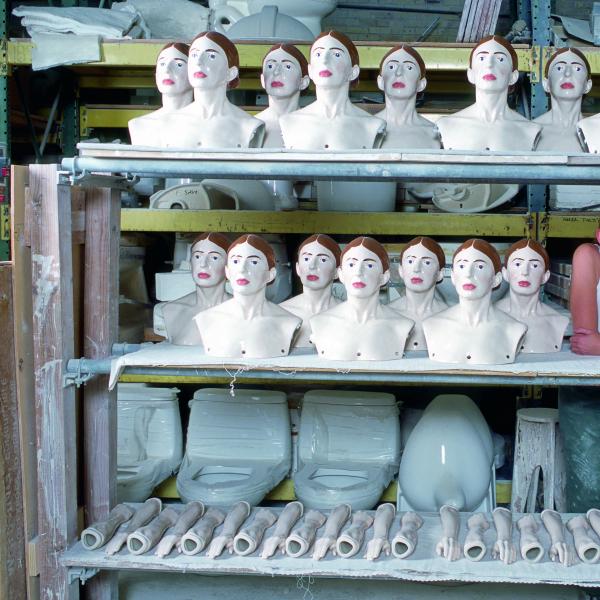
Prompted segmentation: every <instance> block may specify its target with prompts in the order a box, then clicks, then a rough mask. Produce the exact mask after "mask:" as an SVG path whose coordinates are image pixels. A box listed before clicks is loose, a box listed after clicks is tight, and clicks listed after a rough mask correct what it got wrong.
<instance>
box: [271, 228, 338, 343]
mask: <svg viewBox="0 0 600 600" xmlns="http://www.w3.org/2000/svg"><path fill="white" fill-rule="evenodd" d="M339 264H340V249H339V246H338V245H337V243H336V241H335V240H333V239H332V238H330V237H329V236H328V235H325V234H322V233H316V234H315V235H311V236H310V237H309V238H307V239H306V240H304V242H302V244H301V245H300V248H299V249H298V260H297V261H296V273H297V275H298V277H300V281H301V282H302V293H301V294H298V295H297V296H294V297H293V298H290V299H289V300H286V301H285V302H282V303H281V304H280V306H281V307H282V308H285V310H288V311H289V312H291V313H292V314H294V315H296V316H297V317H299V318H301V319H302V327H301V328H300V332H299V333H298V337H297V338H296V340H295V342H294V346H296V347H300V348H302V347H309V346H312V344H311V342H310V324H309V319H310V318H311V317H312V316H314V315H317V314H319V313H322V312H324V311H326V310H329V309H330V308H332V307H334V306H336V305H337V304H339V303H340V300H338V299H337V298H335V297H334V296H333V295H332V293H331V288H332V285H333V281H334V280H335V279H336V277H337V268H338V267H339Z"/></svg>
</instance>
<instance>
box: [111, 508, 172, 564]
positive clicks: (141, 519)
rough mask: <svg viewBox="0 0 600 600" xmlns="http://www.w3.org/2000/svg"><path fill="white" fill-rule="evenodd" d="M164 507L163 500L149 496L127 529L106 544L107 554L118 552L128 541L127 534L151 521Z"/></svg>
mask: <svg viewBox="0 0 600 600" xmlns="http://www.w3.org/2000/svg"><path fill="white" fill-rule="evenodd" d="M161 509H162V502H161V501H160V500H159V499H158V498H149V499H148V500H146V502H144V504H142V506H140V507H139V508H138V509H137V510H136V511H135V514H134V515H133V517H132V518H131V520H130V521H129V523H128V525H127V527H126V528H125V531H120V532H118V533H117V534H116V535H115V536H114V537H113V538H112V540H111V541H110V542H109V543H108V545H107V546H106V554H108V555H112V554H116V553H117V552H118V551H119V550H120V549H121V546H122V545H123V544H124V543H125V542H126V541H127V536H128V535H129V534H130V533H133V532H134V531H136V530H137V529H139V528H140V527H143V526H144V525H146V523H149V522H150V521H151V520H152V519H153V518H154V517H155V516H156V515H158V513H160V511H161Z"/></svg>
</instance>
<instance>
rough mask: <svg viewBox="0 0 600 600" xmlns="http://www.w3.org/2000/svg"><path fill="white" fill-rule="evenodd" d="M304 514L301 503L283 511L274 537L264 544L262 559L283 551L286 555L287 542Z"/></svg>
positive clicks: (288, 505)
mask: <svg viewBox="0 0 600 600" xmlns="http://www.w3.org/2000/svg"><path fill="white" fill-rule="evenodd" d="M303 512H304V506H302V503H301V502H290V503H289V504H287V505H286V507H285V508H284V509H283V510H282V511H281V514H280V515H279V519H277V526H276V527H275V531H274V532H273V535H271V536H269V537H268V538H267V539H266V540H265V543H264V544H263V551H262V554H261V555H260V557H261V558H269V557H270V556H273V554H275V553H276V552H277V550H281V553H282V554H284V553H285V540H286V538H287V536H288V535H289V533H290V531H291V529H292V527H293V526H294V525H295V523H296V522H297V521H298V519H299V518H300V517H301V516H302V513H303Z"/></svg>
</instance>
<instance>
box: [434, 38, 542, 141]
mask: <svg viewBox="0 0 600 600" xmlns="http://www.w3.org/2000/svg"><path fill="white" fill-rule="evenodd" d="M467 78H468V80H469V82H470V83H472V84H473V85H474V86H475V103H474V104H472V105H471V106H468V107H467V108H465V109H463V110H460V111H458V112H457V113H455V114H453V115H450V116H447V117H442V118H441V119H439V120H438V121H437V127H438V129H439V131H440V134H441V136H442V145H443V147H444V148H446V149H447V150H449V149H452V150H497V151H510V150H533V149H535V147H536V144H537V141H538V138H539V134H540V130H541V127H540V125H538V124H536V123H532V122H531V121H528V120H527V119H526V118H525V117H523V116H521V115H520V114H519V113H517V112H516V111H514V110H512V109H510V108H509V107H508V101H507V95H508V89H509V87H510V86H511V85H514V84H515V83H516V82H517V80H518V78H519V71H518V62H517V55H516V53H515V51H514V50H513V49H512V47H511V45H510V44H509V43H508V42H507V41H506V40H505V39H504V38H502V37H500V36H488V37H485V38H483V39H482V40H480V42H479V43H478V44H477V45H476V46H475V48H473V51H472V53H471V57H470V61H469V68H468V69H467Z"/></svg>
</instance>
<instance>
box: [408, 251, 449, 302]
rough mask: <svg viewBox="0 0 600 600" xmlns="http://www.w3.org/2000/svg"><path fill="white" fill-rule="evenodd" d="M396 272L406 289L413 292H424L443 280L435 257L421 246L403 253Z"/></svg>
mask: <svg viewBox="0 0 600 600" xmlns="http://www.w3.org/2000/svg"><path fill="white" fill-rule="evenodd" d="M398 272H399V273H400V277H402V279H403V280H404V285H405V286H406V289H408V290H411V291H413V292H426V291H428V290H430V289H431V288H432V287H434V286H435V284H436V283H438V282H440V281H442V279H443V278H444V273H443V271H442V269H441V268H440V265H439V264H438V259H437V257H436V256H435V254H434V253H433V252H431V250H427V248H425V246H423V244H417V245H416V246H411V247H410V248H409V249H408V250H406V251H405V252H404V254H403V256H402V264H401V265H400V266H399V267H398Z"/></svg>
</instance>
